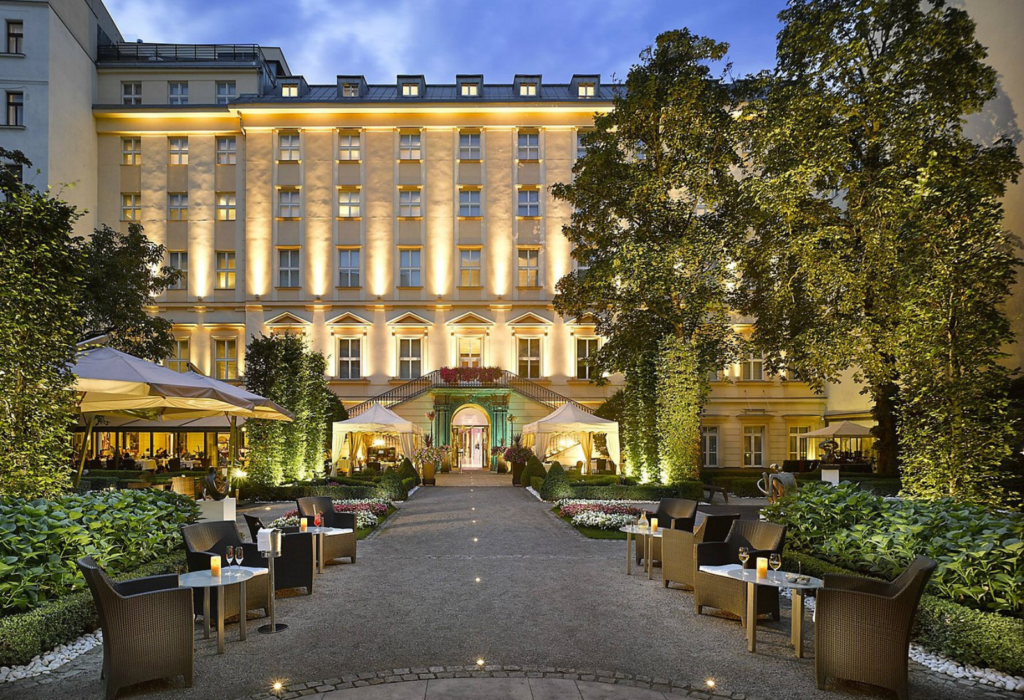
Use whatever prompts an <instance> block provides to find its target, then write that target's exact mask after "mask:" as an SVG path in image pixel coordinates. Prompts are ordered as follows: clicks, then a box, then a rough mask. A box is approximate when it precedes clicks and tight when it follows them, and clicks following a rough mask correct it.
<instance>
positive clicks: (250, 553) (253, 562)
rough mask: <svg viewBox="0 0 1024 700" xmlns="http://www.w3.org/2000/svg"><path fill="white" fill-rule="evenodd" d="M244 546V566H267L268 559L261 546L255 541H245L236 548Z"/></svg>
mask: <svg viewBox="0 0 1024 700" xmlns="http://www.w3.org/2000/svg"><path fill="white" fill-rule="evenodd" d="M238 547H241V548H242V552H244V558H243V559H242V566H251V567H254V568H264V569H265V568H267V560H266V559H264V558H263V555H262V554H260V548H259V546H258V545H257V544H256V543H255V542H243V543H242V544H240V545H236V546H235V548H236V549H237V548H238Z"/></svg>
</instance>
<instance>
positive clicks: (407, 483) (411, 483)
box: [402, 476, 416, 497]
mask: <svg viewBox="0 0 1024 700" xmlns="http://www.w3.org/2000/svg"><path fill="white" fill-rule="evenodd" d="M402 486H404V487H405V494H406V497H408V495H409V492H410V491H412V490H413V489H414V488H416V480H415V479H413V478H412V477H411V476H410V477H409V478H408V479H402Z"/></svg>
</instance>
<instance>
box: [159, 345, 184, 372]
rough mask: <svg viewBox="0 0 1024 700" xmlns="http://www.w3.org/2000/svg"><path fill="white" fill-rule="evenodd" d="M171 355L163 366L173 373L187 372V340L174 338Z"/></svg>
mask: <svg viewBox="0 0 1024 700" xmlns="http://www.w3.org/2000/svg"><path fill="white" fill-rule="evenodd" d="M171 352H172V353H173V354H172V355H171V356H170V357H168V358H167V362H165V363H164V364H165V365H166V366H167V367H168V368H169V369H173V370H174V371H175V372H188V363H189V348H188V338H176V339H175V340H174V349H173V350H172V351H171Z"/></svg>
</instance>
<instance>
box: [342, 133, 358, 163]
mask: <svg viewBox="0 0 1024 700" xmlns="http://www.w3.org/2000/svg"><path fill="white" fill-rule="evenodd" d="M361 158H362V153H361V151H360V148H359V134H339V135H338V160H360V159H361Z"/></svg>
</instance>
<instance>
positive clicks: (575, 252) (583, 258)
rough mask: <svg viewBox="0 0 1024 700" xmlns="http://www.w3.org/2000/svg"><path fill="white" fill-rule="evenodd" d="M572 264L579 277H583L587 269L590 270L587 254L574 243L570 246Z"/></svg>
mask: <svg viewBox="0 0 1024 700" xmlns="http://www.w3.org/2000/svg"><path fill="white" fill-rule="evenodd" d="M572 264H573V268H574V269H575V270H576V273H577V274H578V275H579V276H580V277H583V276H584V275H586V274H587V272H588V271H590V259H589V256H587V254H586V253H585V252H583V251H582V250H580V249H579V247H578V246H575V245H574V246H573V247H572Z"/></svg>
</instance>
